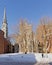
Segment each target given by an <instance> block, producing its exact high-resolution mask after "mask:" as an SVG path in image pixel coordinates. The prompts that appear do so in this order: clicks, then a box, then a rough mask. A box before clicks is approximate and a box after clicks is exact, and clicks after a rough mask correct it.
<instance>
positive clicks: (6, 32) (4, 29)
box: [2, 9, 8, 38]
mask: <svg viewBox="0 0 52 65" xmlns="http://www.w3.org/2000/svg"><path fill="white" fill-rule="evenodd" d="M2 31H3V32H4V37H5V38H7V37H8V23H7V19H6V10H5V9H4V18H3V22H2Z"/></svg>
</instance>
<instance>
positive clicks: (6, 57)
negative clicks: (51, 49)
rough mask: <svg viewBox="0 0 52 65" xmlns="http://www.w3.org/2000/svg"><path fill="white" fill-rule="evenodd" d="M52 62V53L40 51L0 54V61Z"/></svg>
mask: <svg viewBox="0 0 52 65" xmlns="http://www.w3.org/2000/svg"><path fill="white" fill-rule="evenodd" d="M1 61H2V62H23V63H24V62H29V63H35V62H52V54H51V53H49V54H43V57H42V53H28V54H23V53H12V54H0V62H1Z"/></svg>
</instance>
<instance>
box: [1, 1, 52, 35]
mask: <svg viewBox="0 0 52 65" xmlns="http://www.w3.org/2000/svg"><path fill="white" fill-rule="evenodd" d="M4 7H5V8H6V15H7V22H8V29H9V34H11V33H13V32H12V26H15V25H16V24H18V23H19V20H20V18H23V19H27V20H28V21H29V23H31V24H32V25H33V30H35V29H36V27H37V25H38V24H39V20H40V18H42V17H44V16H48V17H51V18H52V0H0V28H1V25H2V21H3V14H4Z"/></svg>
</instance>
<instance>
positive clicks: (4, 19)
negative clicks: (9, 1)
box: [3, 8, 7, 23]
mask: <svg viewBox="0 0 52 65" xmlns="http://www.w3.org/2000/svg"><path fill="white" fill-rule="evenodd" d="M3 22H4V23H7V18H6V9H5V8H4V18H3Z"/></svg>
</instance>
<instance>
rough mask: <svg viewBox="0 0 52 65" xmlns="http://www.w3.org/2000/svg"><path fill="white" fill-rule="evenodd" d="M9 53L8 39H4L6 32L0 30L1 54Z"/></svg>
mask: <svg viewBox="0 0 52 65" xmlns="http://www.w3.org/2000/svg"><path fill="white" fill-rule="evenodd" d="M8 52H9V43H8V41H7V39H6V38H4V32H3V31H2V30H0V53H8Z"/></svg>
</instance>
